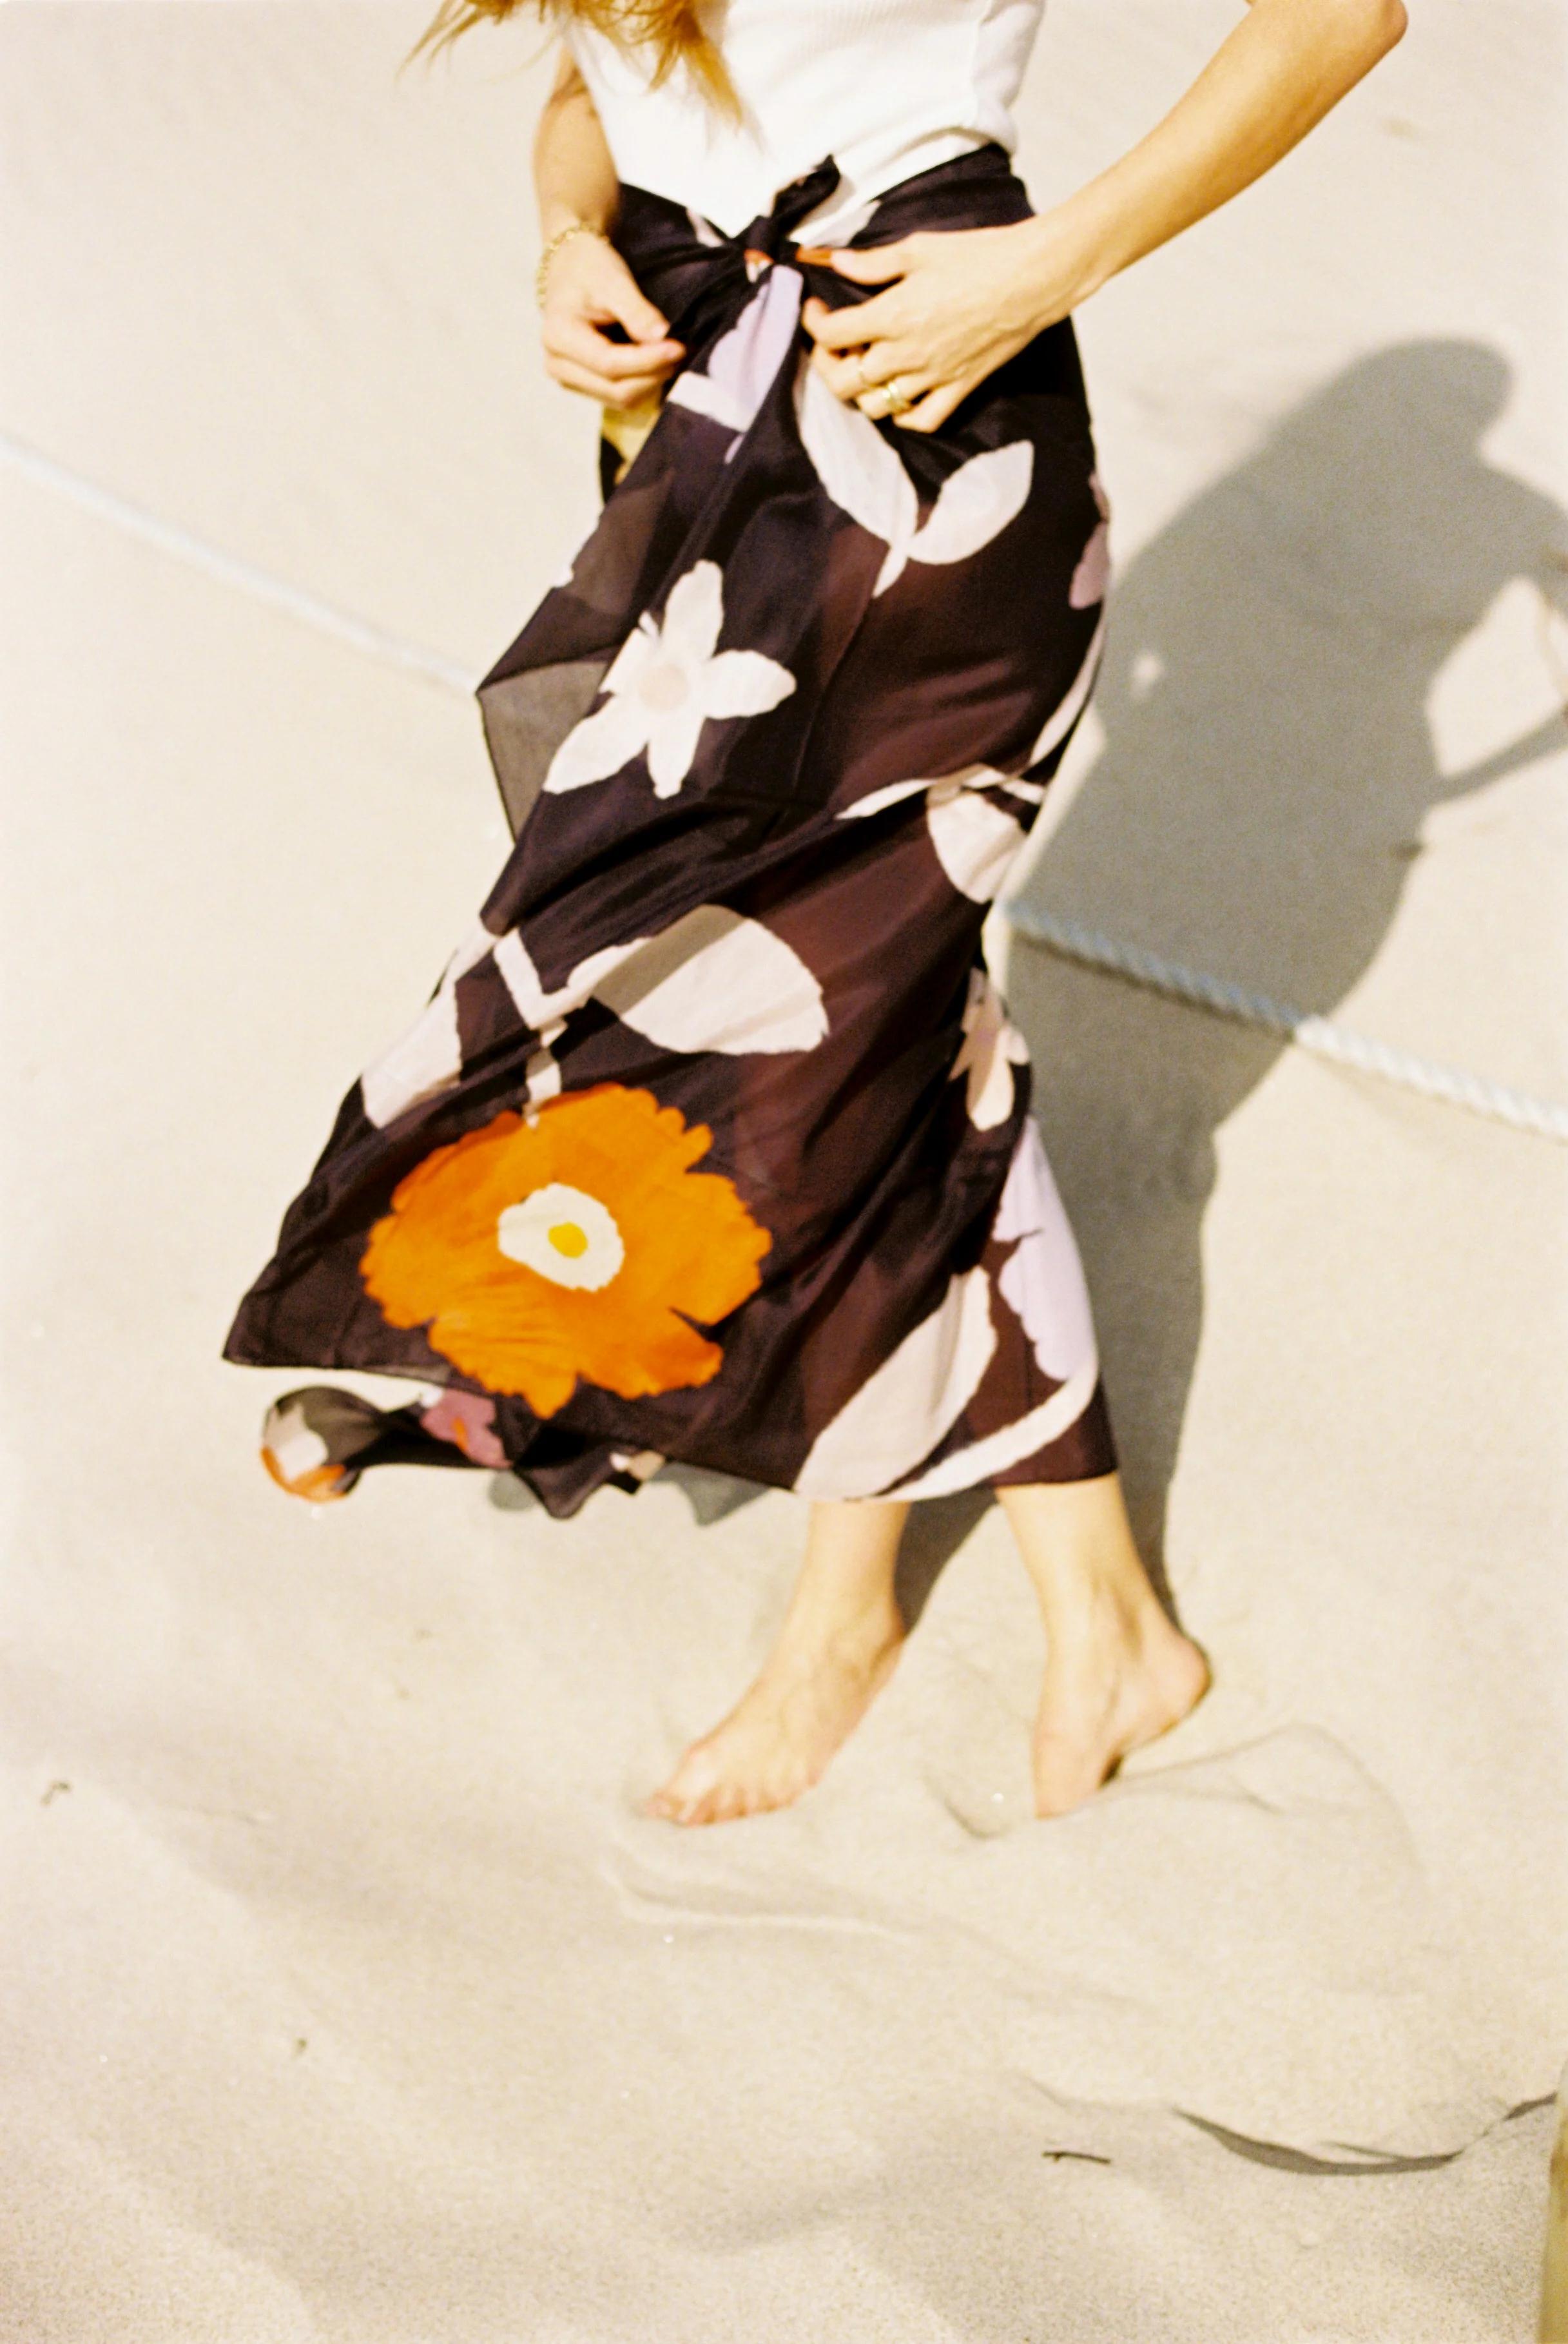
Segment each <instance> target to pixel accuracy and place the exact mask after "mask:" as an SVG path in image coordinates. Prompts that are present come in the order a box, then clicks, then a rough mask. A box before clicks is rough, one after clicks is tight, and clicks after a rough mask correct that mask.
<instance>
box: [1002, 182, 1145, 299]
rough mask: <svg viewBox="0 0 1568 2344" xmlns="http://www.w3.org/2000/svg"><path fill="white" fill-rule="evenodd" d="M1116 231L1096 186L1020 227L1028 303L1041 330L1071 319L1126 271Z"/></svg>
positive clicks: (1019, 234) (1082, 190) (1023, 221)
mask: <svg viewBox="0 0 1568 2344" xmlns="http://www.w3.org/2000/svg"><path fill="white" fill-rule="evenodd" d="M1114 225H1115V224H1114V221H1113V219H1112V218H1111V217H1109V216H1108V207H1106V206H1104V205H1103V204H1102V202H1101V201H1100V200H1099V197H1098V191H1097V190H1096V189H1095V188H1094V187H1093V186H1092V185H1091V186H1090V187H1086V188H1081V189H1080V190H1079V191H1078V193H1077V195H1074V196H1070V197H1068V198H1067V201H1066V202H1065V203H1060V204H1057V205H1054V206H1053V207H1052V208H1051V209H1050V210H1049V211H1048V212H1039V213H1037V215H1036V216H1035V217H1034V218H1033V219H1027V220H1022V221H1020V222H1019V225H1018V236H1019V239H1020V243H1021V244H1022V245H1023V247H1024V250H1025V254H1026V264H1025V272H1024V274H1025V288H1024V292H1025V300H1026V302H1027V306H1028V308H1029V310H1030V313H1031V315H1034V316H1035V317H1036V323H1037V325H1038V326H1040V327H1045V326H1048V325H1054V324H1055V322H1056V320H1057V318H1065V317H1067V315H1068V314H1069V312H1070V311H1072V310H1074V309H1076V308H1077V307H1078V305H1079V304H1080V302H1083V301H1087V299H1088V298H1089V296H1090V295H1091V294H1093V293H1098V291H1099V289H1100V287H1101V286H1102V285H1104V284H1105V283H1106V282H1107V281H1108V278H1112V277H1114V276H1115V275H1116V273H1117V271H1118V269H1119V268H1125V267H1126V265H1127V261H1126V259H1125V258H1122V257H1121V256H1120V255H1119V254H1118V250H1117V247H1116V243H1115V239H1114ZM1128 258H1130V256H1128ZM1036 313H1037V315H1036Z"/></svg>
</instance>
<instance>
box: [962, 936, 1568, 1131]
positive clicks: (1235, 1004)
mask: <svg viewBox="0 0 1568 2344" xmlns="http://www.w3.org/2000/svg"><path fill="white" fill-rule="evenodd" d="M1001 908H1002V911H1003V913H1004V914H1005V915H1006V917H1007V919H1008V920H1009V921H1011V923H1012V924H1013V926H1014V927H1015V928H1017V930H1018V932H1019V934H1020V935H1023V936H1026V937H1027V939H1028V940H1029V942H1030V943H1031V944H1037V945H1045V947H1046V948H1047V951H1049V952H1056V953H1060V954H1062V955H1063V956H1064V957H1065V958H1066V959H1067V960H1076V961H1082V962H1083V963H1084V964H1085V965H1086V966H1087V967H1089V968H1098V969H1103V970H1105V971H1106V972H1107V973H1108V975H1113V976H1124V977H1127V978H1128V979H1129V980H1130V982H1131V983H1132V984H1134V985H1147V986H1148V989H1149V990H1150V991H1151V992H1153V993H1163V994H1166V995H1168V996H1169V998H1170V999H1172V1000H1174V1001H1185V1002H1189V1003H1190V1004H1191V1005H1192V1006H1193V1007H1195V1008H1198V1009H1208V1010H1210V1011H1212V1012H1213V1014H1214V1015H1216V1016H1219V1017H1234V1018H1236V1019H1237V1020H1238V1021H1239V1023H1240V1024H1241V1025H1258V1026H1261V1027H1262V1028H1263V1029H1264V1031H1265V1032H1267V1033H1270V1034H1279V1035H1282V1036H1284V1038H1285V1039H1286V1040H1287V1041H1289V1042H1293V1043H1294V1044H1295V1046H1296V1047H1297V1049H1299V1050H1306V1051H1308V1052H1310V1055H1311V1056H1313V1057H1315V1058H1330V1059H1332V1060H1333V1062H1334V1063H1335V1065H1337V1066H1354V1067H1355V1068H1356V1070H1357V1072H1358V1073H1360V1074H1363V1075H1375V1076H1378V1078H1379V1079H1380V1081H1382V1082H1385V1083H1393V1084H1396V1085H1397V1086H1398V1087H1399V1088H1400V1089H1401V1090H1406V1091H1414V1092H1416V1093H1417V1094H1418V1095H1419V1096H1421V1098H1431V1099H1442V1101H1443V1102H1444V1103H1445V1105H1447V1106H1462V1107H1468V1108H1469V1110H1470V1111H1471V1113H1472V1115H1484V1116H1490V1117H1491V1119H1492V1122H1494V1123H1507V1124H1512V1127H1513V1128H1514V1129H1515V1130H1516V1131H1533V1132H1537V1133H1539V1134H1540V1135H1541V1136H1542V1137H1543V1138H1546V1139H1562V1140H1568V1106H1556V1105H1555V1104H1554V1103H1553V1101H1552V1100H1550V1099H1540V1098H1533V1097H1532V1096H1530V1094H1529V1093H1528V1092H1527V1091H1515V1090H1510V1089H1509V1088H1508V1087H1507V1086H1506V1085H1504V1084H1502V1083H1493V1082H1489V1081H1488V1080H1487V1079H1486V1077H1485V1076H1482V1075H1472V1074H1467V1073H1466V1072H1465V1071H1464V1070H1463V1068H1462V1067H1459V1066H1442V1065H1440V1064H1439V1063H1438V1061H1437V1060H1436V1059H1434V1058H1421V1057H1418V1056H1416V1054H1415V1052H1414V1051H1413V1050H1401V1049H1398V1048H1396V1047H1395V1046H1394V1045H1393V1044H1392V1043H1391V1042H1376V1041H1373V1039H1372V1038H1371V1036H1370V1035H1367V1034H1357V1033H1355V1032H1354V1031H1353V1030H1352V1029H1351V1027H1350V1026H1348V1025H1336V1024H1335V1023H1334V1022H1333V1020H1332V1019H1331V1018H1328V1017H1314V1016H1310V1015H1308V1013H1307V1012H1306V1011H1305V1010H1300V1009H1291V1008H1289V1007H1287V1005H1285V1004H1284V1003H1283V1002H1280V1001H1270V998H1269V996H1268V995H1267V994H1263V993H1253V992H1251V991H1249V988H1248V987H1247V986H1246V985H1232V984H1230V983H1229V981H1228V980H1227V979H1226V978H1224V977H1221V976H1209V975H1205V973H1204V972H1203V971H1202V970H1201V969H1195V968H1183V967H1182V966H1181V965H1180V963H1179V962H1178V961H1173V960H1162V959H1161V957H1160V955H1158V953H1151V952H1146V951H1145V950H1144V949H1143V947H1142V946H1141V945H1124V944H1118V942H1117V941H1116V939H1115V938H1114V937H1113V936H1102V935H1098V934H1097V932H1096V931H1095V930H1094V929H1092V928H1082V927H1079V925H1078V924H1077V921H1076V920H1058V919H1057V918H1055V917H1054V916H1053V914H1050V913H1049V912H1037V911H1033V910H1031V909H1028V908H1027V907H1026V906H1025V905H1024V904H1003V905H1002V907H1001Z"/></svg>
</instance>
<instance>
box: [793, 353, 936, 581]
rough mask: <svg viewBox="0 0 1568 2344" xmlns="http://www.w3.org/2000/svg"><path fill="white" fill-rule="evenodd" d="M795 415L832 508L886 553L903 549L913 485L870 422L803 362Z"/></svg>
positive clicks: (912, 523) (913, 513)
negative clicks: (885, 547) (881, 542)
mask: <svg viewBox="0 0 1568 2344" xmlns="http://www.w3.org/2000/svg"><path fill="white" fill-rule="evenodd" d="M795 415H796V419H797V422H798V424H799V428H800V436H801V444H802V446H803V447H804V450H805V452H806V454H807V455H808V456H809V457H810V458H811V460H812V462H813V464H814V466H815V467H816V473H817V478H818V479H819V480H821V482H822V485H823V487H824V489H825V490H827V493H828V495H829V496H830V497H831V498H832V499H833V501H834V503H835V505H837V506H838V507H839V508H840V509H841V510H843V511H845V512H846V513H847V514H848V515H849V517H850V519H851V520H857V521H858V522H859V523H860V526H861V528H862V529H868V530H870V531H871V534H872V535H873V537H880V538H882V539H884V540H885V541H886V542H887V544H888V545H889V546H890V547H891V546H907V544H908V542H909V541H910V539H911V538H912V537H913V536H914V534H915V530H916V526H917V524H918V522H919V519H920V507H919V503H918V500H916V494H915V483H914V481H913V480H911V479H910V477H909V475H908V473H907V472H906V471H905V469H904V467H903V465H902V464H901V463H900V461H899V460H898V456H897V453H896V451H895V450H894V449H892V448H890V447H889V446H888V444H887V442H886V440H885V439H884V438H883V436H882V434H881V432H880V431H878V429H876V426H875V423H873V422H872V420H871V419H870V417H869V416H866V415H863V414H862V413H861V411H860V409H859V408H858V407H853V406H847V405H846V404H845V401H844V400H843V399H835V397H834V394H833V392H832V391H831V390H829V389H828V387H827V385H826V383H825V382H824V380H823V379H822V377H821V375H820V374H818V372H817V370H816V369H815V368H814V366H813V365H812V363H811V360H810V359H809V358H804V357H803V358H802V359H801V367H800V373H799V375H798V377H797V379H796V382H795ZM884 566H885V565H884ZM899 567H900V568H901V569H902V567H903V558H902V556H901V557H900V561H899ZM888 582H889V583H890V584H891V582H892V581H891V580H890V581H888ZM878 591H880V581H878Z"/></svg>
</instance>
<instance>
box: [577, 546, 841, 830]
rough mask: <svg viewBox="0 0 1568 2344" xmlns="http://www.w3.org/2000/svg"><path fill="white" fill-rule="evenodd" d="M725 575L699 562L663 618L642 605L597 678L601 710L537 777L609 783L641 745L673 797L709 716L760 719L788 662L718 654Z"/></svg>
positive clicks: (785, 686) (788, 681) (783, 684)
mask: <svg viewBox="0 0 1568 2344" xmlns="http://www.w3.org/2000/svg"><path fill="white" fill-rule="evenodd" d="M723 623H724V605H723V574H722V572H721V571H720V569H719V565H718V563H717V562H716V561H699V562H697V563H696V564H695V565H694V566H693V568H692V569H690V570H688V571H686V573H685V575H684V576H683V577H682V578H678V579H677V580H676V581H675V583H674V585H673V586H672V588H671V589H670V591H669V594H668V596H667V597H666V600H665V603H664V616H663V622H661V621H658V620H656V619H654V618H652V617H651V616H650V615H649V613H648V612H646V611H644V612H643V614H642V618H641V619H639V621H638V622H637V624H636V626H635V627H634V628H633V629H632V632H631V633H630V634H629V635H628V636H627V638H626V640H625V642H623V643H622V646H621V649H620V651H619V652H617V653H616V655H615V658H614V660H613V662H612V664H611V667H610V670H609V672H608V673H607V674H606V676H605V678H604V682H603V685H602V690H603V691H604V692H606V693H607V694H608V697H607V698H606V700H605V702H604V704H603V706H602V708H597V709H595V710H594V712H593V713H592V715H591V716H585V717H584V718H583V719H582V722H581V723H580V724H577V725H575V726H573V728H572V731H571V732H569V733H568V734H567V736H566V738H565V740H564V741H562V743H561V746H560V748H559V749H557V751H556V753H555V755H554V757H553V758H552V760H551V766H550V771H549V773H547V774H546V775H545V778H544V786H545V788H546V789H547V790H550V791H555V792H560V791H562V790H580V789H582V787H583V786H584V784H585V783H589V782H603V781H608V780H609V778H610V776H611V775H612V773H619V772H620V771H621V769H622V766H623V765H625V764H627V763H630V761H631V759H632V758H633V757H634V756H636V755H637V753H638V752H639V751H640V750H646V752H647V755H648V773H649V777H650V779H651V780H652V784H653V791H654V794H655V795H656V796H658V797H662V798H669V797H673V796H674V794H675V793H676V791H677V790H679V788H680V786H681V784H682V783H683V781H684V780H685V778H686V776H687V774H688V773H690V772H691V770H692V764H693V759H694V758H695V756H696V753H697V742H698V738H699V736H700V734H701V732H702V730H703V725H704V724H705V723H706V722H708V720H709V718H710V717H723V716H757V715H761V714H762V713H763V712H764V711H765V710H767V709H769V708H776V707H777V706H778V704H779V702H780V701H781V700H785V699H787V698H788V696H789V694H790V693H791V692H793V691H794V676H793V675H792V674H791V673H790V672H789V670H788V668H786V667H781V666H780V665H779V662H777V660H772V659H769V658H767V657H766V655H765V654H764V652H720V651H715V649H714V646H715V645H716V643H717V642H718V640H719V635H720V632H721V631H722V629H723Z"/></svg>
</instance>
